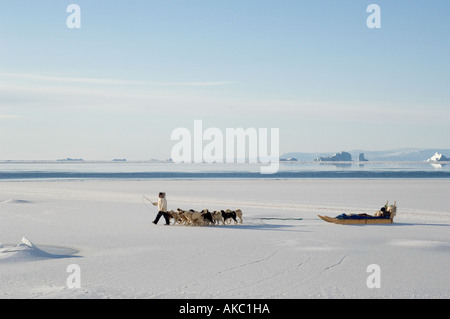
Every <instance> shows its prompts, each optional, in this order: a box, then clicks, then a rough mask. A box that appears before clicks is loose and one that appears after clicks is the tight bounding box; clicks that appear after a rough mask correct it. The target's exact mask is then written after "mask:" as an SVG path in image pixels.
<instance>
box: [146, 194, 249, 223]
mask: <svg viewBox="0 0 450 319" xmlns="http://www.w3.org/2000/svg"><path fill="white" fill-rule="evenodd" d="M158 197H159V198H158V202H151V203H152V204H153V205H155V206H158V215H157V216H156V218H155V220H154V221H153V224H155V225H156V224H158V221H159V219H160V218H161V217H164V219H165V221H166V225H170V220H171V219H173V220H174V222H173V225H186V226H188V225H192V226H207V225H220V223H222V225H225V224H230V223H231V221H232V220H234V224H235V225H236V224H237V223H238V219H239V223H241V224H242V221H243V219H242V211H241V210H240V209H237V210H234V211H233V210H229V209H227V210H216V211H212V212H210V211H209V210H208V209H204V210H202V211H201V212H198V211H195V210H193V209H191V210H182V209H180V208H178V209H177V211H174V210H171V211H167V200H166V193H163V192H161V193H159V195H158Z"/></svg>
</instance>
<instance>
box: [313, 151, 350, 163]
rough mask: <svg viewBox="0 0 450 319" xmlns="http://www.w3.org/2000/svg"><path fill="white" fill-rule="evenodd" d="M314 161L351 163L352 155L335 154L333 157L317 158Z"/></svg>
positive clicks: (344, 153) (345, 153)
mask: <svg viewBox="0 0 450 319" xmlns="http://www.w3.org/2000/svg"><path fill="white" fill-rule="evenodd" d="M315 161H318V162H351V161H352V155H351V154H350V153H347V152H344V151H342V152H340V153H336V154H334V155H333V156H326V157H319V158H316V159H315Z"/></svg>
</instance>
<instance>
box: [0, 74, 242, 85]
mask: <svg viewBox="0 0 450 319" xmlns="http://www.w3.org/2000/svg"><path fill="white" fill-rule="evenodd" d="M0 77H6V78H16V79H17V78H19V79H28V80H37V81H46V82H54V83H80V84H99V85H155V86H220V85H230V84H234V83H236V82H235V81H197V82H159V81H140V80H124V79H101V78H77V77H62V76H46V75H36V74H19V73H0Z"/></svg>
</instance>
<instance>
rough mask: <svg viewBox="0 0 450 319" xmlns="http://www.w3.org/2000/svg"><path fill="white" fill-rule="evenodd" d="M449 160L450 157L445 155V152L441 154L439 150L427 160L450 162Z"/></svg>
mask: <svg viewBox="0 0 450 319" xmlns="http://www.w3.org/2000/svg"><path fill="white" fill-rule="evenodd" d="M448 161H450V159H448V158H447V157H445V156H444V155H443V154H439V153H438V152H436V154H434V155H433V156H431V157H430V158H429V159H427V162H448Z"/></svg>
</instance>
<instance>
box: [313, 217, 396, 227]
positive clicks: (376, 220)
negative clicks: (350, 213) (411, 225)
mask: <svg viewBox="0 0 450 319" xmlns="http://www.w3.org/2000/svg"><path fill="white" fill-rule="evenodd" d="M318 216H319V217H320V219H322V220H324V221H326V222H328V223H333V224H339V225H367V224H392V223H394V216H391V218H389V219H388V218H358V219H351V218H348V219H340V218H334V217H328V216H320V215H318Z"/></svg>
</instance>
